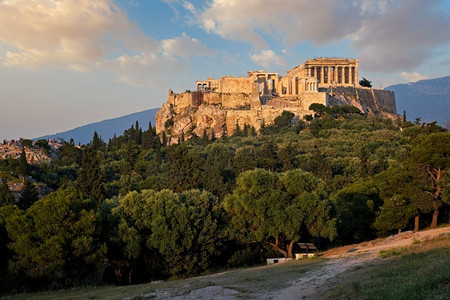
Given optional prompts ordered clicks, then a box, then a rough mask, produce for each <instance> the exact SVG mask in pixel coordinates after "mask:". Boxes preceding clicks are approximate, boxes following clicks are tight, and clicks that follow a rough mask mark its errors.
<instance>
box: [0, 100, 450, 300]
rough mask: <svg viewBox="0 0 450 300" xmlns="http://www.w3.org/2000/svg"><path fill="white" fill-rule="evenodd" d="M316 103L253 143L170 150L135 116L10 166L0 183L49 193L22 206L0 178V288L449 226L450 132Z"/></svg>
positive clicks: (148, 276)
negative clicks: (117, 130)
mask: <svg viewBox="0 0 450 300" xmlns="http://www.w3.org/2000/svg"><path fill="white" fill-rule="evenodd" d="M313 109H314V111H315V115H314V116H308V117H306V119H305V120H304V121H303V120H300V121H298V122H296V123H295V124H292V118H293V115H292V114H291V113H288V112H285V113H283V114H282V115H281V116H280V117H278V118H277V119H276V120H275V125H274V126H270V127H263V128H262V129H261V132H260V134H258V135H257V134H256V132H255V130H254V129H253V128H249V127H245V128H240V129H239V130H237V131H236V133H235V134H234V135H233V136H231V137H226V134H224V135H223V137H212V138H208V136H207V135H206V134H204V135H203V136H202V137H194V138H193V139H190V140H187V141H184V138H183V137H182V138H180V140H179V143H178V144H173V145H168V144H167V138H166V137H165V136H164V134H163V135H162V136H160V137H158V136H156V135H155V129H154V128H153V127H152V126H151V125H150V126H149V127H148V129H147V130H142V128H141V127H140V125H139V123H138V122H136V124H135V125H133V126H132V127H131V128H129V129H127V130H125V132H124V134H123V135H121V136H119V137H116V138H112V139H110V140H109V141H108V143H105V142H104V141H102V140H101V139H100V138H99V136H98V135H94V137H93V139H92V141H91V143H90V144H89V145H88V146H87V147H86V148H84V149H78V148H77V147H75V145H73V144H71V143H65V144H64V146H62V147H61V148H60V152H59V159H58V160H56V161H54V162H52V163H51V164H40V165H37V166H29V165H27V164H26V162H25V163H24V162H23V161H22V162H21V161H20V160H13V159H8V160H1V161H0V172H1V173H0V176H3V177H4V178H6V177H8V178H11V177H16V178H22V177H23V178H29V177H30V176H31V177H32V178H33V180H36V181H38V182H39V183H40V184H44V185H47V186H48V187H49V188H51V189H53V190H54V192H52V193H50V194H48V195H47V196H44V197H42V198H41V199H39V200H38V199H37V197H35V196H34V197H33V195H30V193H28V194H25V196H24V195H22V198H21V199H19V201H18V202H15V201H14V200H13V199H12V198H11V197H10V195H9V194H8V193H9V190H8V183H7V180H2V185H1V187H0V201H1V206H2V207H0V240H1V243H0V247H1V249H0V270H1V272H0V276H1V277H2V278H0V284H1V286H0V290H1V291H4V292H7V293H14V292H21V291H34V290H38V289H42V288H44V289H49V288H50V289H56V288H67V287H72V286H78V285H100V284H105V283H109V284H119V285H126V284H136V283H142V282H149V281H152V280H159V279H167V278H179V277H186V276H192V275H198V274H202V273H204V272H207V271H208V270H211V269H217V268H233V267H240V266H244V265H252V264H258V263H261V262H263V261H264V259H265V258H267V257H292V256H293V254H294V253H295V252H296V251H297V249H296V242H299V241H303V242H314V243H315V244H316V245H317V246H318V247H319V248H321V249H325V248H329V247H332V246H336V245H344V244H350V243H356V242H362V241H366V240H370V239H373V238H376V237H379V236H384V235H388V234H391V233H394V232H398V231H401V230H407V229H410V230H411V229H412V230H419V229H423V228H426V227H436V226H437V225H438V224H440V223H448V221H449V213H448V212H449V210H448V207H449V206H448V203H449V199H450V193H449V192H450V186H449V184H450V173H449V172H448V169H449V167H450V149H449V147H450V146H449V145H450V133H447V132H444V130H443V129H442V128H441V127H439V126H437V125H436V124H435V123H429V124H416V125H414V124H412V123H409V122H407V121H406V120H404V121H403V123H401V124H393V123H392V121H391V120H388V119H381V118H378V117H374V116H372V117H367V116H364V115H361V114H359V112H357V111H356V110H354V109H352V107H348V106H340V107H332V108H327V107H324V106H320V105H318V106H316V107H313ZM225 130H226V128H225ZM225 133H226V132H225Z"/></svg>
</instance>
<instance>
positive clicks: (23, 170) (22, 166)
mask: <svg viewBox="0 0 450 300" xmlns="http://www.w3.org/2000/svg"><path fill="white" fill-rule="evenodd" d="M28 169H29V165H28V162H27V155H26V153H25V149H22V153H21V154H20V157H19V170H18V171H19V174H20V175H22V176H23V177H25V176H27V175H28Z"/></svg>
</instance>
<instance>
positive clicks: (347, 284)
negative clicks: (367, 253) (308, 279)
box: [323, 235, 450, 300]
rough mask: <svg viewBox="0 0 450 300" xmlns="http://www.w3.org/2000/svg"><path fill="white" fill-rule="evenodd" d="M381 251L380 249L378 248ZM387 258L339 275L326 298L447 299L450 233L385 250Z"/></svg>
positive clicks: (449, 277) (449, 276)
mask: <svg viewBox="0 0 450 300" xmlns="http://www.w3.org/2000/svg"><path fill="white" fill-rule="evenodd" d="M380 252H381V251H380ZM380 256H381V257H383V256H385V257H386V259H383V260H381V261H380V262H379V263H375V264H372V265H371V266H366V267H364V268H361V269H353V270H351V271H348V272H346V273H344V274H342V275H341V276H342V277H341V281H340V282H339V283H338V284H337V285H336V286H334V287H331V289H330V290H328V291H327V292H326V293H324V295H323V296H324V298H325V299H408V300H414V299H449V298H448V295H450V236H449V235H445V236H442V237H440V238H439V239H435V240H432V241H426V242H421V243H413V244H412V245H411V246H410V247H407V248H406V247H405V248H400V249H399V248H393V249H388V250H386V251H385V252H384V254H382V255H381V253H380Z"/></svg>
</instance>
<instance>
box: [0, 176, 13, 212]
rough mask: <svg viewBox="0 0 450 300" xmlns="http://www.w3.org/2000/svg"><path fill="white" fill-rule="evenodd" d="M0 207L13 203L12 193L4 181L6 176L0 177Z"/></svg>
mask: <svg viewBox="0 0 450 300" xmlns="http://www.w3.org/2000/svg"><path fill="white" fill-rule="evenodd" d="M0 180H1V185H0V207H2V206H5V205H9V204H14V195H13V194H12V193H11V191H10V190H9V186H8V183H7V182H6V178H0Z"/></svg>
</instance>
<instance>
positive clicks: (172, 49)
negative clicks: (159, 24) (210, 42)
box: [161, 33, 214, 60]
mask: <svg viewBox="0 0 450 300" xmlns="http://www.w3.org/2000/svg"><path fill="white" fill-rule="evenodd" d="M161 47H162V49H163V52H164V54H165V55H176V56H180V57H182V58H183V59H185V60H189V57H191V56H211V55H213V54H214V52H213V51H212V50H211V49H209V48H208V47H206V46H205V45H203V44H202V43H201V42H200V41H199V40H198V39H195V38H191V37H189V36H188V35H186V34H185V33H183V34H182V35H181V37H178V38H175V39H166V40H162V41H161Z"/></svg>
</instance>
